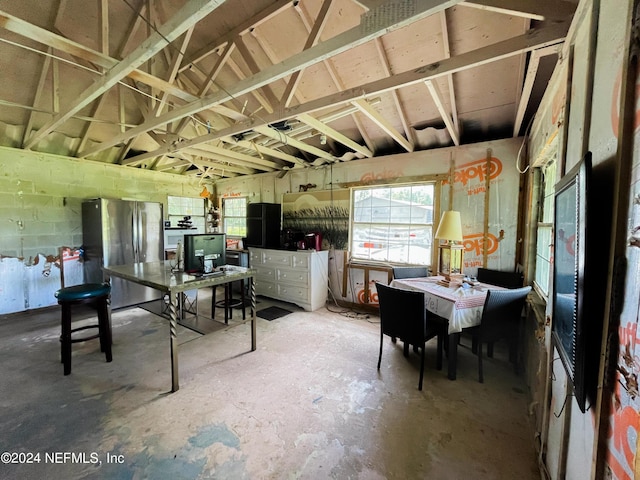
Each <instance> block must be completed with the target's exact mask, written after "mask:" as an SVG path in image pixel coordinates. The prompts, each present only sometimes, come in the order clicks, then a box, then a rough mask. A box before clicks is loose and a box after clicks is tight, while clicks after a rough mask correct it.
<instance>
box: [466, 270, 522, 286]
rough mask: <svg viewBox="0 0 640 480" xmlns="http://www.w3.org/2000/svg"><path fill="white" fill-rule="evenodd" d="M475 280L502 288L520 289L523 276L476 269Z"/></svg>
mask: <svg viewBox="0 0 640 480" xmlns="http://www.w3.org/2000/svg"><path fill="white" fill-rule="evenodd" d="M476 278H477V279H478V281H479V282H482V283H490V284H491V285H497V286H498V287H503V288H520V287H522V284H523V283H524V276H523V275H522V273H520V272H503V271H500V270H491V269H488V268H478V273H477V274H476Z"/></svg>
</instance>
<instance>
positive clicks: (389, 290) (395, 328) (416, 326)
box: [376, 283, 444, 390]
mask: <svg viewBox="0 0 640 480" xmlns="http://www.w3.org/2000/svg"><path fill="white" fill-rule="evenodd" d="M376 290H377V291H378V304H379V306H380V354H379V355H378V370H380V363H381V361H382V343H383V338H384V335H388V336H390V337H391V338H392V339H395V338H399V339H400V340H402V341H403V343H404V355H405V356H408V355H409V345H414V346H417V347H420V350H421V351H420V381H419V383H418V389H419V390H422V377H423V376H424V355H425V353H424V350H425V343H426V342H427V340H430V339H432V338H433V337H438V354H437V365H436V366H437V368H438V370H440V369H441V368H442V347H443V343H444V333H443V332H444V328H443V325H442V324H438V323H436V322H428V321H427V310H426V308H425V304H424V294H423V293H421V292H411V291H409V290H401V289H399V288H394V287H389V286H388V285H383V284H381V283H376ZM394 341H395V340H394Z"/></svg>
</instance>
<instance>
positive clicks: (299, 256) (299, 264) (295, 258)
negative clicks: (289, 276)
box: [291, 253, 309, 270]
mask: <svg viewBox="0 0 640 480" xmlns="http://www.w3.org/2000/svg"><path fill="white" fill-rule="evenodd" d="M291 266H292V267H293V268H304V269H305V270H308V269H309V255H307V254H303V253H294V254H293V255H291Z"/></svg>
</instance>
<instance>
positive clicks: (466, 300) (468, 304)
mask: <svg viewBox="0 0 640 480" xmlns="http://www.w3.org/2000/svg"><path fill="white" fill-rule="evenodd" d="M443 280H444V277H442V276H440V275H433V276H430V277H418V278H402V279H394V280H392V281H391V283H390V284H389V285H390V286H392V287H395V288H400V289H403V290H411V291H414V292H421V293H424V303H425V308H426V309H427V311H428V312H431V313H432V314H435V315H436V316H437V317H439V318H440V319H442V321H443V322H446V323H447V333H448V350H447V368H448V371H447V376H448V378H449V379H450V380H455V379H456V372H457V362H458V342H459V340H460V333H461V332H462V331H463V330H464V329H465V328H470V327H475V326H477V325H480V321H481V319H482V310H483V308H484V301H485V299H486V297H487V291H488V290H489V289H492V290H504V288H503V287H499V286H497V285H491V284H488V283H481V282H470V283H466V282H456V283H451V284H449V286H445V285H443V283H446V282H443Z"/></svg>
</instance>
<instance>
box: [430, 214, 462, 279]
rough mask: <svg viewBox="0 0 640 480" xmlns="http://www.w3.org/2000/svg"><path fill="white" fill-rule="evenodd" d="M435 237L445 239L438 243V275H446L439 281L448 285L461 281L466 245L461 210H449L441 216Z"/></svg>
mask: <svg viewBox="0 0 640 480" xmlns="http://www.w3.org/2000/svg"><path fill="white" fill-rule="evenodd" d="M435 238H436V239H438V240H444V242H440V243H439V244H438V275H441V276H442V277H444V279H443V280H440V281H439V282H438V283H440V284H441V285H444V286H446V287H448V286H449V285H450V284H451V283H461V282H462V279H463V278H464V275H463V274H462V260H463V256H464V245H462V240H463V238H462V222H461V221H460V212H456V211H454V210H447V211H446V212H444V213H443V214H442V217H441V218H440V224H439V225H438V229H437V230H436V234H435Z"/></svg>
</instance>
